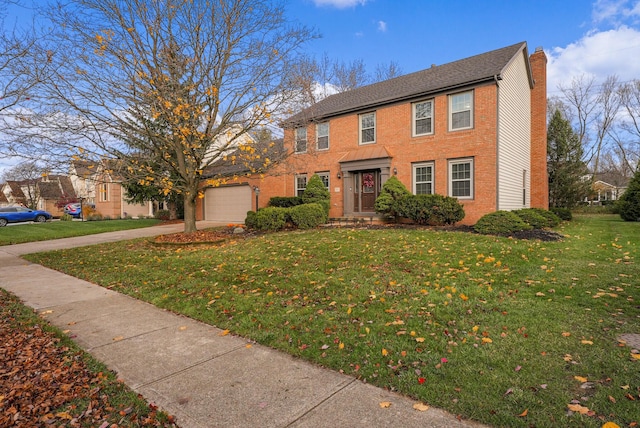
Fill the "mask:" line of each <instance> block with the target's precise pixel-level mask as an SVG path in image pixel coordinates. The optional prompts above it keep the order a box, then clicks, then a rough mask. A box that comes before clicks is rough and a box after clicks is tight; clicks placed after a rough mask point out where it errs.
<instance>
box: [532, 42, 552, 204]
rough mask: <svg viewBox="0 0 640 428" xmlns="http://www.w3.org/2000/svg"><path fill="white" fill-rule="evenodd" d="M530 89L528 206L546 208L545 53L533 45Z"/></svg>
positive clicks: (547, 183) (547, 180) (547, 181)
mask: <svg viewBox="0 0 640 428" xmlns="http://www.w3.org/2000/svg"><path fill="white" fill-rule="evenodd" d="M529 63H530V64H531V74H532V75H533V82H534V87H533V89H532V90H531V207H533V208H542V209H548V208H549V179H548V177H547V56H546V55H545V53H544V51H543V50H542V48H536V50H535V52H534V53H533V54H532V55H531V56H530V57H529Z"/></svg>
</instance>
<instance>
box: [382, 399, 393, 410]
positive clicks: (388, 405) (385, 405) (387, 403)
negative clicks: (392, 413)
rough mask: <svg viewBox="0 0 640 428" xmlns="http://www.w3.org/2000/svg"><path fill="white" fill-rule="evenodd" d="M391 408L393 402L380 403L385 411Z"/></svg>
mask: <svg viewBox="0 0 640 428" xmlns="http://www.w3.org/2000/svg"><path fill="white" fill-rule="evenodd" d="M390 406H391V401H381V402H380V407H382V408H383V409H386V408H387V407H390Z"/></svg>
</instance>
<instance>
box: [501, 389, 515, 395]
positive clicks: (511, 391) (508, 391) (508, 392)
mask: <svg viewBox="0 0 640 428" xmlns="http://www.w3.org/2000/svg"><path fill="white" fill-rule="evenodd" d="M512 393H513V388H509V389H507V391H506V392H505V393H504V394H502V395H503V396H506V395H509V394H512Z"/></svg>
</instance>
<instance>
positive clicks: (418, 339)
mask: <svg viewBox="0 0 640 428" xmlns="http://www.w3.org/2000/svg"><path fill="white" fill-rule="evenodd" d="M416 342H419V343H422V342H424V337H416Z"/></svg>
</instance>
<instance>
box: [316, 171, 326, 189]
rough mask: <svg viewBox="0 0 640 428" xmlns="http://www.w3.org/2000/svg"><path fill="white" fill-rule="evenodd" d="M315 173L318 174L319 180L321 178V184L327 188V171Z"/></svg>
mask: <svg viewBox="0 0 640 428" xmlns="http://www.w3.org/2000/svg"><path fill="white" fill-rule="evenodd" d="M316 174H318V177H320V180H322V184H324V187H326V188H327V190H329V173H328V172H317V173H316Z"/></svg>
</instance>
